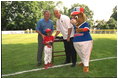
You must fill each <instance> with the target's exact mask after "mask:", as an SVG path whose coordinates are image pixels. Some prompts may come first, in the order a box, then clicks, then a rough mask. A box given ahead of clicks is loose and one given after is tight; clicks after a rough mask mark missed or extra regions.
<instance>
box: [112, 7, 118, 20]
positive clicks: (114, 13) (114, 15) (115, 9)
mask: <svg viewBox="0 0 118 79" xmlns="http://www.w3.org/2000/svg"><path fill="white" fill-rule="evenodd" d="M110 18H114V19H115V20H116V21H117V6H116V7H115V8H114V9H113V14H112V15H111V17H110Z"/></svg>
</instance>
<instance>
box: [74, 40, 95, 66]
mask: <svg viewBox="0 0 118 79" xmlns="http://www.w3.org/2000/svg"><path fill="white" fill-rule="evenodd" d="M92 47H93V41H85V42H74V48H75V50H76V52H77V53H78V55H79V57H80V59H81V62H82V63H83V64H84V66H89V59H90V54H91V51H92Z"/></svg>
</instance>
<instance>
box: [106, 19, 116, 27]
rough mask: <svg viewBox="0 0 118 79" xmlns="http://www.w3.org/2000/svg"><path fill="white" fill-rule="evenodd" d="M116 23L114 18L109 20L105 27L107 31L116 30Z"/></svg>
mask: <svg viewBox="0 0 118 79" xmlns="http://www.w3.org/2000/svg"><path fill="white" fill-rule="evenodd" d="M116 22H117V21H116V20H115V19H114V18H110V19H109V21H107V26H108V27H109V29H116V28H117V23H116Z"/></svg>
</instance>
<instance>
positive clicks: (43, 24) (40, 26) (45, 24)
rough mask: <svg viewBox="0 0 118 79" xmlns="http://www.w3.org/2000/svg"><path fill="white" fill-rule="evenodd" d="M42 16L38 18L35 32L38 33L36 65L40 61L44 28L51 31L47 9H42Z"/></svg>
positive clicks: (39, 63)
mask: <svg viewBox="0 0 118 79" xmlns="http://www.w3.org/2000/svg"><path fill="white" fill-rule="evenodd" d="M43 15H44V18H43V19H40V20H39V21H38V22H37V26H36V32H37V33H38V53H37V61H38V64H37V66H40V65H41V63H42V52H43V48H44V45H43V38H44V37H45V35H46V33H45V30H46V29H47V28H49V29H51V30H52V31H53V22H52V21H51V20H50V19H49V18H50V12H49V11H48V10H46V11H44V14H43Z"/></svg>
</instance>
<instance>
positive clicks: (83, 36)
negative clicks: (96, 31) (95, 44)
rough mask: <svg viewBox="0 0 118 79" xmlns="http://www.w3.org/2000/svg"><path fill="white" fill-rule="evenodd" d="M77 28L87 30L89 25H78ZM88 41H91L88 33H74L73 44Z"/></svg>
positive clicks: (85, 23)
mask: <svg viewBox="0 0 118 79" xmlns="http://www.w3.org/2000/svg"><path fill="white" fill-rule="evenodd" d="M79 28H88V29H89V28H90V26H89V23H87V22H84V23H83V24H82V25H80V27H79ZM75 29H76V28H75ZM89 40H92V37H91V35H90V33H89V31H86V32H79V33H76V32H75V35H74V39H73V42H82V41H89Z"/></svg>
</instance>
